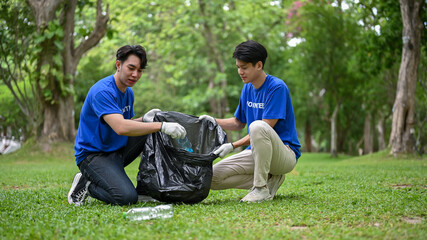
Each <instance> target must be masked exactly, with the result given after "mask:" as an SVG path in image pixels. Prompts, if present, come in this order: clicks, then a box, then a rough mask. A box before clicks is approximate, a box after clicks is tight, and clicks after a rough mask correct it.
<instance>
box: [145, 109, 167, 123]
mask: <svg viewBox="0 0 427 240" xmlns="http://www.w3.org/2000/svg"><path fill="white" fill-rule="evenodd" d="M161 111H162V110H160V109H157V108H154V109H151V110H150V111H148V112H147V113H146V114H145V115H144V117H142V121H143V122H153V119H154V116H155V115H156V113H158V112H161Z"/></svg>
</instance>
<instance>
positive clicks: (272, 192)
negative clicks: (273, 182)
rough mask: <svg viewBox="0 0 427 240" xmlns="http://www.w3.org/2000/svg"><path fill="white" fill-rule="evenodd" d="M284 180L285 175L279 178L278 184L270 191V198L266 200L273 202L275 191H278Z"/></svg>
mask: <svg viewBox="0 0 427 240" xmlns="http://www.w3.org/2000/svg"><path fill="white" fill-rule="evenodd" d="M285 178H286V175H285V174H283V175H282V176H281V177H280V180H279V184H277V187H275V188H272V189H271V193H270V197H269V199H268V200H273V198H274V196H276V193H277V190H279V188H280V186H282V184H283V182H284V181H285Z"/></svg>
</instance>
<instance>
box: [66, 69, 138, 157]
mask: <svg viewBox="0 0 427 240" xmlns="http://www.w3.org/2000/svg"><path fill="white" fill-rule="evenodd" d="M133 103H134V95H133V91H132V89H131V88H130V87H128V88H127V89H126V92H124V93H123V92H121V91H120V90H119V88H118V87H117V85H116V83H115V80H114V75H111V76H108V77H106V78H104V79H101V80H100V81H98V82H97V83H95V84H94V85H93V86H92V87H91V88H90V90H89V92H88V94H87V96H86V100H85V102H84V104H83V107H82V110H81V113H80V122H79V128H78V130H77V136H76V141H75V145H74V150H75V156H76V163H77V165H78V164H80V162H81V161H83V160H84V159H85V158H86V157H87V156H88V155H89V154H90V153H95V152H113V151H117V150H119V149H120V148H122V147H124V146H125V145H126V143H127V140H128V137H127V136H120V135H118V134H117V133H116V132H115V131H114V130H113V129H112V128H111V127H110V126H109V125H108V124H107V123H106V122H105V121H104V119H103V118H102V116H103V115H106V114H113V113H118V114H122V115H123V117H124V118H125V119H131V118H133V116H134V115H135V114H134V111H133Z"/></svg>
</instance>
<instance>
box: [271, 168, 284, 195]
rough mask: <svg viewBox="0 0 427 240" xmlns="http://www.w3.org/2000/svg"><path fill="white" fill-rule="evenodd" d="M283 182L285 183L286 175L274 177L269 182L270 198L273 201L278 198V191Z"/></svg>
mask: <svg viewBox="0 0 427 240" xmlns="http://www.w3.org/2000/svg"><path fill="white" fill-rule="evenodd" d="M283 181H285V174H283V175H273V176H271V178H270V179H268V181H267V186H268V189H269V190H270V197H271V199H270V200H272V199H273V198H274V196H276V193H277V190H279V187H280V186H281V185H282V183H283Z"/></svg>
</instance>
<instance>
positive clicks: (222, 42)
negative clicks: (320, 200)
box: [0, 0, 427, 154]
mask: <svg viewBox="0 0 427 240" xmlns="http://www.w3.org/2000/svg"><path fill="white" fill-rule="evenodd" d="M28 2H31V1H28ZM58 2H60V3H59V7H58V8H57V9H56V10H55V11H54V13H55V14H54V16H56V17H53V18H52V19H53V20H52V23H50V25H49V24H48V25H46V26H45V29H47V30H45V31H44V32H43V31H38V32H37V31H36V29H37V26H38V25H37V21H36V18H35V17H34V15H31V14H30V12H31V8H30V5H29V4H27V3H26V2H24V1H20V0H7V1H5V2H4V3H2V5H1V6H2V14H1V17H0V24H1V26H0V29H1V30H0V31H1V32H0V34H1V35H0V37H1V47H2V51H3V52H2V60H1V75H2V80H3V81H2V82H0V89H2V92H1V94H0V101H1V104H0V108H1V109H2V111H1V115H2V118H1V119H0V121H1V122H0V124H1V125H2V127H3V129H5V128H6V126H12V124H11V123H13V128H14V129H25V131H24V132H25V135H26V137H31V136H40V135H43V124H42V123H43V122H45V121H46V118H47V117H48V116H47V115H46V113H45V114H42V113H40V111H41V109H43V105H45V106H48V105H46V104H47V103H46V101H44V102H43V101H42V102H40V101H37V99H41V98H40V91H41V92H42V96H44V98H43V99H44V100H48V101H52V100H55V99H56V98H55V97H56V95H55V91H54V89H57V90H58V89H59V90H60V91H59V92H58V96H59V95H60V94H63V95H64V96H71V98H72V99H73V101H72V104H71V103H69V98H66V97H65V98H64V99H66V100H64V101H65V102H68V103H69V104H67V105H65V106H68V111H70V114H69V115H67V116H70V117H71V118H74V119H73V120H74V124H75V125H77V124H78V120H79V113H80V109H81V106H82V104H83V101H84V99H85V96H86V93H87V91H88V90H89V88H90V87H91V86H92V85H93V84H94V83H95V82H96V81H98V80H100V79H101V78H103V77H105V76H107V75H110V74H113V73H114V71H115V68H114V62H115V52H116V50H117V49H118V48H119V47H120V46H122V45H125V44H141V45H142V46H144V47H145V48H146V50H147V53H148V58H149V61H148V67H147V69H146V71H145V72H144V73H143V75H142V78H141V79H140V81H139V82H138V83H137V84H136V85H135V87H134V93H135V113H136V115H137V116H141V115H143V114H144V113H145V112H146V111H148V110H149V109H151V108H160V109H162V110H170V111H179V112H184V113H188V114H193V115H201V114H210V115H212V116H215V117H231V116H233V114H234V110H235V108H236V107H237V104H238V99H239V94H240V90H241V88H242V82H241V80H240V78H239V76H238V74H237V70H236V67H235V60H234V59H233V58H232V53H233V51H234V47H235V46H236V45H237V44H239V43H240V42H243V41H245V40H248V39H252V40H255V41H258V42H260V43H262V44H263V45H264V46H265V47H266V48H267V50H268V53H269V56H268V59H267V62H266V66H265V70H266V72H267V73H269V74H272V75H275V76H277V77H279V78H281V79H283V80H284V81H285V82H286V84H287V85H288V86H289V89H290V91H291V95H292V101H293V105H294V108H295V112H296V122H297V129H298V133H299V138H300V141H301V143H302V145H303V149H302V150H303V151H331V153H332V154H336V153H338V152H345V153H350V154H357V153H360V152H362V153H371V152H374V151H378V150H382V149H384V148H385V147H386V145H387V143H388V141H389V136H390V132H391V126H392V109H393V103H394V100H395V94H396V87H397V80H398V73H399V66H400V60H401V57H402V17H401V8H400V5H399V2H398V1H393V0H389V1H380V0H358V1H357V0H354V1H352V0H347V1H343V0H338V1H321V0H318V1H316V0H306V1H294V0H293V1H291V0H290V1H286V0H284V1H265V0H251V1H247V0H245V1H243V0H230V1H207V0H170V1H160V0H141V1H129V0H122V1H112V0H103V1H102V2H101V1H100V0H98V1H94V0H79V1H77V0H76V1H71V0H70V1H65V0H64V1H58ZM402 2H404V1H402ZM419 2H420V4H421V5H422V1H419ZM107 4H108V6H109V7H107ZM69 6H75V9H76V10H75V11H74V20H73V22H74V30H73V31H70V30H66V28H65V25H64V24H62V23H63V21H62V19H63V15H62V14H64V13H66V12H67V9H68V8H67V7H69ZM423 10H424V11H423ZM425 10H426V6H425V4H424V6H422V7H421V11H420V13H419V15H421V18H422V20H423V21H422V22H423V23H424V28H423V30H424V29H425V22H427V18H426V15H427V14H426V12H427V11H425ZM68 12H69V11H68ZM100 15H101V16H106V17H108V19H109V21H108V24H105V25H104V26H105V28H99V27H98V28H97V26H98V25H97V24H98V23H99V22H98V21H99V18H101V17H100ZM55 19H56V20H57V22H56V23H55V22H54V21H55ZM97 19H98V20H97ZM104 21H105V19H104ZM55 24H56V25H55ZM13 26H15V27H13ZM18 28H19V29H18ZM100 29H103V30H102V31H104V35H106V37H103V38H100V39H99V43H98V44H97V45H96V47H94V48H92V49H91V50H90V51H89V48H88V49H87V51H86V53H85V54H84V55H83V56H82V58H81V59H79V60H80V61H78V60H77V63H78V65H77V66H76V68H75V70H73V68H71V70H73V71H71V72H66V71H63V73H61V74H59V75H61V76H62V77H61V78H55V79H53V80H51V83H55V84H51V85H49V84H48V83H49V82H47V83H46V84H45V85H43V84H42V85H41V87H39V88H37V87H36V85H35V84H36V83H37V80H36V79H37V78H34V77H32V75H31V74H34V72H42V73H43V71H42V70H43V69H42V68H41V67H40V66H42V65H43V64H42V65H40V66H39V67H38V65H37V61H40V51H42V50H43V49H40V48H38V47H39V45H42V46H43V44H41V43H43V41H45V40H46V39H50V40H49V41H50V43H51V44H53V45H56V46H57V47H56V48H55V49H56V50H55V51H54V52H53V53H52V54H53V56H55V54H57V53H62V55H61V54H60V56H64V51H63V50H62V49H67V48H70V47H69V46H68V45H66V43H67V42H66V41H64V34H63V31H68V32H72V33H73V35H72V36H74V38H73V40H72V41H73V44H74V45H75V47H74V45H73V46H72V49H77V46H79V45H82V44H85V42H86V41H87V40H88V39H90V38H91V36H92V35H91V34H92V33H96V32H99V31H101V30H100ZM61 30H62V31H61ZM52 32H53V33H52ZM30 33H31V34H30ZM46 34H52V37H51V38H48V37H46ZM104 35H102V36H104ZM65 36H67V35H65ZM55 40H57V42H55ZM45 44H47V43H46V42H45ZM12 47H14V48H12ZM8 49H9V50H12V49H15V50H12V51H6V50H8ZM16 49H23V50H25V51H17V50H16ZM425 50H426V40H425V38H423V39H422V40H421V57H420V64H419V68H418V71H419V73H418V78H417V91H416V94H415V106H416V107H415V121H416V123H415V128H414V130H415V132H414V134H413V140H411V141H413V142H414V146H415V147H416V149H417V150H418V151H419V152H423V151H426V150H427V149H425V145H426V144H425V143H426V141H427V129H426V128H425V126H424V125H425V122H426V121H427V117H426V116H427V107H426V106H427V102H426V99H427V97H426V96H427V87H426V86H427V80H426V76H427V69H426V66H427V64H426V63H427V59H426V54H425ZM73 51H74V50H73ZM73 51H71V53H72V52H73ZM52 59H53V60H54V61H53V62H52V64H51V66H53V67H52V68H50V69H61V68H62V69H64V66H63V65H64V64H65V65H67V64H70V63H67V61H66V58H61V57H58V59H55V57H52ZM23 63H25V64H26V65H22V64H23ZM73 63H76V61H74V62H73ZM77 63H76V64H77ZM61 66H62V67H61ZM13 70H14V71H13ZM18 70H20V71H18ZM48 73H49V74H51V75H52V74H53V75H55V74H54V73H55V72H53V73H52V71H51V72H48ZM46 74H47V73H46ZM49 74H48V75H49ZM56 75H58V74H56ZM56 75H55V76H56ZM44 81H45V80H44ZM58 82H59V83H61V82H62V85H61V84H58ZM8 84H14V85H13V86H12V85H11V87H10V88H6V87H5V86H6V85H8ZM32 86H33V88H32ZM34 86H35V87H34ZM47 86H50V88H49V87H47ZM4 89H6V90H7V89H11V90H9V91H6V92H5V91H4ZM13 90H15V91H16V92H18V90H19V91H21V92H22V93H25V92H26V94H23V96H24V97H21V98H22V99H24V100H25V99H27V100H26V101H27V102H28V103H31V104H29V105H28V106H27V107H26V106H25V105H22V107H16V106H14V104H13V103H14V99H16V97H17V96H14V95H19V94H15V93H13ZM49 94H51V95H49ZM18 97H19V96H18ZM18 99H19V98H18ZM60 99H61V98H59V97H58V98H57V99H56V101H57V102H60V101H61V100H60ZM55 103H56V102H53V103H50V104H55ZM18 104H20V103H18ZM49 106H50V105H49ZM58 106H59V105H58ZM11 109H13V111H12V110H11ZM17 109H20V110H21V111H27V112H29V113H31V114H25V116H28V117H30V116H32V117H33V119H29V120H31V121H32V122H35V123H38V122H40V123H38V124H32V125H29V124H28V122H27V121H22V120H20V121H15V120H18V119H19V114H17V113H16V110H17ZM26 109H28V110H26ZM53 109H54V110H53V111H55V108H53ZM58 109H62V108H58ZM72 113H75V114H74V115H73V114H72ZM55 118H56V117H54V119H55ZM56 120H57V121H58V120H59V119H56ZM74 124H73V125H74ZM45 125H46V123H45ZM73 127H74V126H73ZM72 130H73V131H74V130H75V129H72ZM229 134H230V137H231V138H237V137H239V136H240V135H241V134H245V132H242V133H238V134H237V135H231V133H229ZM66 135H67V134H66ZM67 136H68V135H67ZM63 139H65V140H72V139H70V137H64V138H63Z"/></svg>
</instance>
